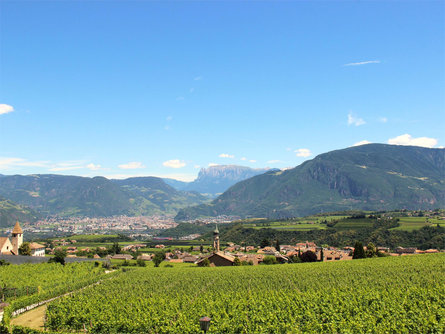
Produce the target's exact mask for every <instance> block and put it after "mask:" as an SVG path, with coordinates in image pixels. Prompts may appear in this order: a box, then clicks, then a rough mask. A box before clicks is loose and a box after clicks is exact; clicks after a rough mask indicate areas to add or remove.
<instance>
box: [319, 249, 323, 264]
mask: <svg viewBox="0 0 445 334" xmlns="http://www.w3.org/2000/svg"><path fill="white" fill-rule="evenodd" d="M320 261H321V262H323V261H324V253H323V248H322V249H321V251H320Z"/></svg>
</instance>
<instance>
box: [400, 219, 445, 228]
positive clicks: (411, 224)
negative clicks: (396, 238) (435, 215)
mask: <svg viewBox="0 0 445 334" xmlns="http://www.w3.org/2000/svg"><path fill="white" fill-rule="evenodd" d="M399 219H400V221H399V224H400V226H398V227H395V228H393V230H401V231H414V230H418V229H421V228H422V227H424V226H436V225H437V224H439V225H440V226H442V227H445V220H439V219H431V218H429V219H427V218H425V217H399Z"/></svg>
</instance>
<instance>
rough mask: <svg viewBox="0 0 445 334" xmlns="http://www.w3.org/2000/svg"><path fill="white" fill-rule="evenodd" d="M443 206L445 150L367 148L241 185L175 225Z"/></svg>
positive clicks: (186, 213)
mask: <svg viewBox="0 0 445 334" xmlns="http://www.w3.org/2000/svg"><path fill="white" fill-rule="evenodd" d="M444 206H445V149H429V148H422V147H413V146H393V145H384V144H369V145H363V146H358V147H351V148H347V149H343V150H337V151H332V152H329V153H325V154H321V155H319V156H317V157H316V158H314V159H312V160H309V161H306V162H305V163H303V164H301V165H300V166H298V167H295V168H293V169H290V170H286V171H279V172H276V171H273V172H269V173H265V174H262V175H258V176H255V177H253V178H250V179H248V180H245V181H242V182H239V183H237V184H236V185H234V186H233V187H231V188H230V189H228V190H227V191H226V192H225V193H223V194H222V195H221V196H219V197H218V198H217V199H215V200H214V201H212V202H211V203H210V204H206V205H200V206H197V207H192V208H187V209H184V210H181V211H180V212H179V213H178V215H177V216H176V219H177V220H187V219H194V218H197V217H206V216H217V215H221V214H227V215H238V216H241V217H243V218H244V217H268V218H286V217H295V216H300V217H302V216H307V215H311V214H316V213H320V212H329V211H342V210H354V209H358V210H372V211H375V210H391V209H396V208H405V209H434V208H443V207H444Z"/></svg>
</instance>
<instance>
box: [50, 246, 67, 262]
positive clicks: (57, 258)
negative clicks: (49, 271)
mask: <svg viewBox="0 0 445 334" xmlns="http://www.w3.org/2000/svg"><path fill="white" fill-rule="evenodd" d="M65 257H66V250H64V249H61V248H58V249H56V250H55V251H54V257H52V258H50V259H49V261H48V262H49V263H60V264H61V265H63V266H64V265H65Z"/></svg>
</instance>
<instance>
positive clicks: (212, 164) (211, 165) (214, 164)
mask: <svg viewBox="0 0 445 334" xmlns="http://www.w3.org/2000/svg"><path fill="white" fill-rule="evenodd" d="M208 166H209V167H215V166H219V164H216V163H214V162H209V165H208Z"/></svg>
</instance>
